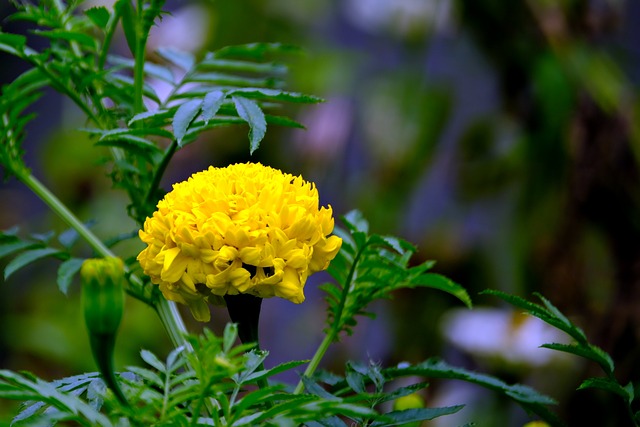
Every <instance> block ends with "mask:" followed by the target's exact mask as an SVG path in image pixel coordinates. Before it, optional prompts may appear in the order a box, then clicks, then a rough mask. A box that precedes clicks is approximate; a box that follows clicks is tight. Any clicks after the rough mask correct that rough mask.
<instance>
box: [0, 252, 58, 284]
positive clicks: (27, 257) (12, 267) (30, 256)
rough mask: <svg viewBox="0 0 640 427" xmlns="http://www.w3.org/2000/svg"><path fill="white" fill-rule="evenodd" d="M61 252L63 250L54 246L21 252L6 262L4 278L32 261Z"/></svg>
mask: <svg viewBox="0 0 640 427" xmlns="http://www.w3.org/2000/svg"><path fill="white" fill-rule="evenodd" d="M61 254H63V252H61V251H60V250H59V249H55V248H40V249H33V250H30V251H26V252H23V253H21V254H20V255H18V256H17V257H15V258H14V259H13V260H11V262H10V263H9V264H7V266H6V268H5V269H4V280H7V279H8V278H9V277H10V276H11V275H12V274H13V273H15V272H16V271H18V270H19V269H21V268H22V267H25V266H26V265H29V264H31V263H32V262H34V261H37V260H39V259H41V258H45V257H49V256H59V255H61Z"/></svg>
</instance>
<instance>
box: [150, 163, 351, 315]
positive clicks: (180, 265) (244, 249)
mask: <svg viewBox="0 0 640 427" xmlns="http://www.w3.org/2000/svg"><path fill="white" fill-rule="evenodd" d="M157 208H158V210H157V211H156V212H154V214H153V216H152V217H150V218H147V220H146V221H145V223H144V229H143V230H140V239H142V241H143V242H144V243H146V244H147V245H148V246H147V248H145V249H144V250H143V251H142V252H140V254H139V255H138V261H139V262H140V265H141V266H142V268H143V270H144V272H145V273H146V274H148V275H149V276H150V277H151V281H152V282H153V283H155V284H157V285H159V286H160V290H161V291H162V293H163V295H164V296H165V297H166V298H167V299H169V300H172V301H176V302H179V303H183V304H187V305H188V306H189V308H190V309H191V313H192V314H193V316H194V317H195V318H196V319H197V320H200V321H207V320H209V318H210V313H209V307H208V305H207V302H214V301H218V300H219V299H220V298H219V297H222V296H224V295H236V294H239V293H244V294H251V295H255V296H257V297H261V298H269V297H273V296H277V297H281V298H285V299H288V300H290V301H292V302H295V303H301V302H302V301H304V293H303V288H304V284H305V282H306V280H307V277H309V275H310V274H313V273H315V272H317V271H320V270H324V269H326V268H327V266H328V265H329V262H330V261H331V260H332V259H333V258H334V257H335V255H336V253H337V252H338V250H339V249H340V246H341V245H342V239H340V238H339V237H337V236H329V234H331V232H332V231H333V215H332V209H331V206H328V207H326V208H325V207H321V208H319V199H318V190H317V189H316V187H315V185H313V184H312V183H309V182H307V181H305V180H304V179H302V177H300V176H298V177H295V176H293V175H290V174H285V173H283V172H281V171H279V170H277V169H273V168H271V167H268V166H263V165H261V164H259V163H244V164H235V165H231V166H228V167H226V168H214V167H210V168H209V169H207V170H205V171H202V172H198V173H196V174H194V175H192V176H191V177H190V178H189V179H188V180H187V181H184V182H180V183H178V184H175V185H174V186H173V190H172V191H171V192H169V193H168V194H167V195H166V196H165V198H164V199H162V200H161V201H160V202H159V203H158V206H157Z"/></svg>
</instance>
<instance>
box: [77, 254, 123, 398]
mask: <svg viewBox="0 0 640 427" xmlns="http://www.w3.org/2000/svg"><path fill="white" fill-rule="evenodd" d="M80 277H81V278H82V307H83V310H84V320H85V322H86V324H87V330H88V331H89V344H91V351H92V353H93V358H94V360H95V362H96V365H98V369H99V370H100V373H101V374H102V378H103V379H104V382H105V383H106V385H107V386H108V387H109V388H110V389H111V391H112V392H113V393H114V394H115V396H116V397H117V398H118V400H119V401H120V402H121V403H122V404H123V405H128V404H127V400H126V398H125V396H124V393H122V390H121V389H120V386H119V385H118V381H117V379H116V375H115V372H114V369H113V352H114V350H115V345H116V334H117V332H118V327H119V326H120V321H121V320H122V314H123V312H124V282H125V277H124V264H123V262H122V260H121V259H120V258H114V257H110V258H95V259H88V260H86V261H85V262H84V263H83V264H82V268H81V269H80Z"/></svg>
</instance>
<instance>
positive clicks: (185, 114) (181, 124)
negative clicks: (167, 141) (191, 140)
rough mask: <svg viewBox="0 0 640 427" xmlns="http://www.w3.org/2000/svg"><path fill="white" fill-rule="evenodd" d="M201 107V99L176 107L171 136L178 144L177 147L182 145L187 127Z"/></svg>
mask: <svg viewBox="0 0 640 427" xmlns="http://www.w3.org/2000/svg"><path fill="white" fill-rule="evenodd" d="M201 107H202V100H201V99H194V100H191V101H187V102H185V103H184V104H182V105H181V106H180V107H178V110H177V111H176V114H175V116H173V135H174V136H175V138H176V141H177V142H178V145H182V139H183V138H184V136H185V134H186V133H187V129H188V128H189V125H190V124H191V122H192V121H193V119H195V118H196V116H197V115H198V113H199V112H200V109H201Z"/></svg>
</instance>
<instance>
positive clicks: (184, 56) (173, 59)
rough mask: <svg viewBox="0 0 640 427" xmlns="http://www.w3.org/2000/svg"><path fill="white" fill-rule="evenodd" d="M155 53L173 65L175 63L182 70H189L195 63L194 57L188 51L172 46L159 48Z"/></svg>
mask: <svg viewBox="0 0 640 427" xmlns="http://www.w3.org/2000/svg"><path fill="white" fill-rule="evenodd" d="M157 53H158V55H160V56H161V57H162V58H164V59H166V60H167V61H169V62H170V63H172V64H173V65H177V66H178V67H180V68H182V69H183V70H184V71H189V70H190V69H191V68H192V67H193V65H194V64H195V58H194V57H193V55H192V54H190V53H188V52H183V51H179V50H176V49H172V48H160V49H158V51H157Z"/></svg>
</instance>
